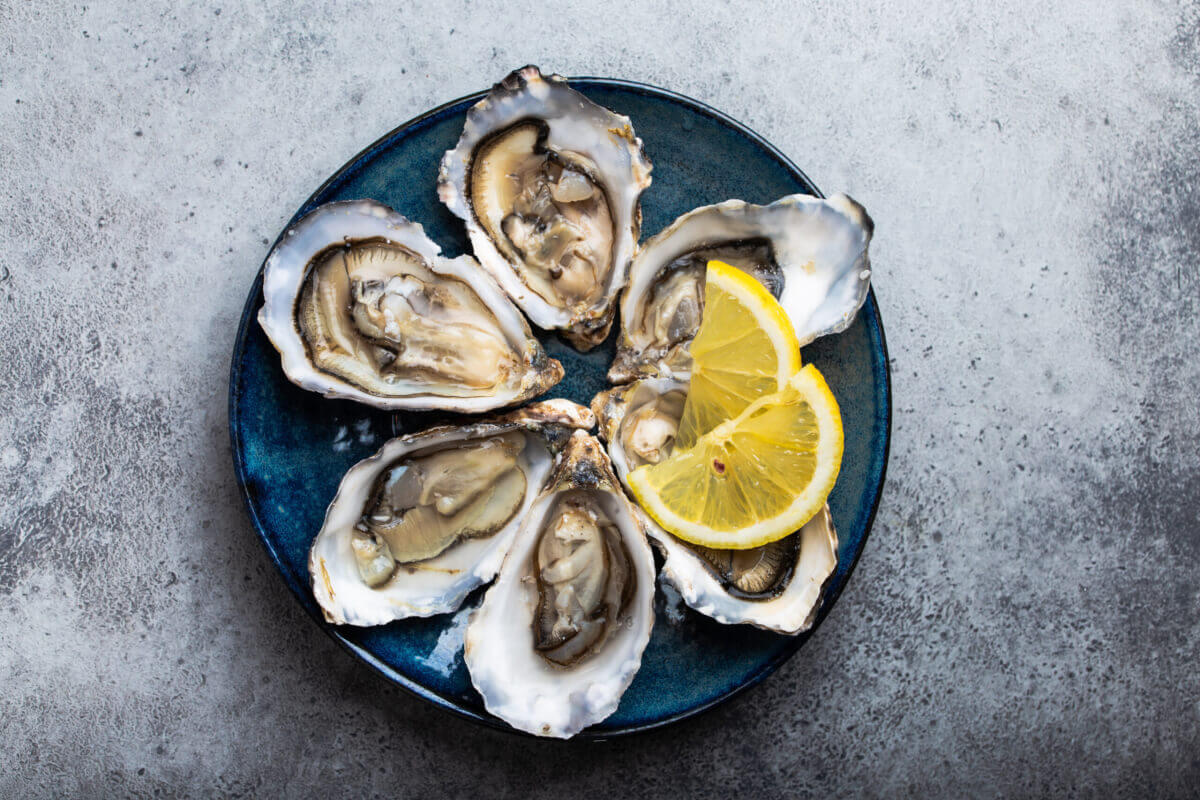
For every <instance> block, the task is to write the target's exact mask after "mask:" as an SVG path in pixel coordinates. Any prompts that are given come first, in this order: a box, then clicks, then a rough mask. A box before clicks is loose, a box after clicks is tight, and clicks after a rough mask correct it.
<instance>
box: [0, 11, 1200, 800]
mask: <svg viewBox="0 0 1200 800" xmlns="http://www.w3.org/2000/svg"><path fill="white" fill-rule="evenodd" d="M236 5H238V4H235V3H227V4H225V5H224V6H222V4H221V3H220V2H216V3H196V4H182V3H158V2H154V3H151V2H147V3H138V4H127V3H109V2H98V3H90V4H88V5H86V6H85V5H77V4H72V5H62V4H55V3H24V2H19V1H17V2H13V1H12V0H8V1H7V2H6V1H5V0H0V175H3V178H2V180H0V321H2V325H0V330H2V331H3V335H2V336H0V365H2V368H3V373H4V379H3V382H2V383H0V493H2V495H3V502H2V503H0V736H2V740H3V742H4V746H3V748H0V795H3V796H6V797H7V796H40V795H51V794H62V793H67V794H72V795H82V796H100V795H117V796H125V795H136V796H174V795H186V794H191V795H196V796H210V795H214V794H229V795H257V796H264V795H265V796H270V795H277V794H283V793H289V794H295V795H304V794H320V795H329V796H334V795H350V796H370V795H380V796H387V797H397V796H400V797H404V796H422V797H436V796H440V795H442V794H446V795H450V796H459V797H526V796H543V795H545V796H553V797H563V796H568V797H569V796H581V797H610V796H618V792H620V793H622V794H623V793H624V792H626V791H627V792H630V795H629V796H636V795H635V794H632V793H633V792H637V793H639V794H649V793H654V794H655V795H659V796H677V797H686V796H727V795H731V794H733V795H738V796H744V797H758V796H762V797H783V796H796V795H806V794H829V795H831V796H846V795H859V794H861V795H867V796H895V795H898V794H907V793H914V794H919V795H922V796H947V797H961V796H965V795H975V796H991V795H1009V796H1036V795H1076V794H1077V795H1082V796H1090V795H1106V796H1112V795H1116V796H1121V795H1128V796H1133V795H1143V794H1150V793H1158V794H1162V795H1184V794H1187V793H1190V792H1192V791H1195V786H1196V785H1197V781H1198V780H1200V755H1198V753H1200V669H1198V668H1197V667H1196V663H1197V661H1200V520H1198V517H1197V513H1198V512H1197V507H1198V503H1197V501H1198V500H1200V455H1198V453H1197V431H1198V430H1200V401H1198V400H1197V395H1196V392H1197V386H1198V385H1200V358H1197V356H1196V353H1195V351H1196V346H1197V344H1198V343H1200V335H1198V334H1200V329H1198V328H1200V323H1198V321H1197V320H1198V314H1197V312H1198V308H1197V305H1198V299H1200V277H1198V274H1197V270H1198V267H1200V264H1198V261H1200V7H1198V6H1197V5H1195V4H1194V3H1193V4H1187V5H1183V6H1179V5H1175V4H1172V3H1155V2H1146V3H1126V4H1117V3H1079V2H1077V3H1070V4H1066V5H1065V6H1062V5H1061V4H1045V3H1032V2H1030V3H1027V4H1025V5H1024V6H1017V5H1015V4H1011V3H994V4H990V3H989V4H980V3H963V2H946V1H945V0H930V1H929V2H924V3H921V4H904V5H911V6H912V10H905V11H903V12H902V11H901V10H898V9H896V8H890V9H885V10H880V9H877V8H875V7H874V6H873V5H872V4H868V3H864V2H858V1H857V0H848V1H847V2H838V3H816V4H813V5H812V7H810V8H807V9H803V10H802V9H800V8H799V7H798V5H797V6H793V4H790V3H782V2H778V3H773V4H769V5H758V4H753V3H737V4H725V3H711V4H709V3H692V2H672V3H661V4H650V3H643V4H636V5H632V6H630V7H628V8H626V9H624V10H618V9H615V8H601V6H602V5H603V4H599V3H589V2H581V3H574V4H571V5H572V6H573V8H571V9H568V10H563V11H554V12H550V11H548V10H547V5H548V4H543V3H529V2H508V3H500V2H492V1H491V0H484V1H481V2H468V3H462V4H457V3H419V4H415V5H410V6H408V7H405V8H403V9H387V8H384V7H382V6H381V7H375V8H369V7H366V6H365V5H364V4H360V3H340V2H339V3H319V2H313V0H300V2H280V3H268V4H254V7H253V9H251V10H240V9H238V8H236V7H235V6H236ZM652 7H653V9H652ZM528 62H535V63H539V64H541V65H542V66H543V67H545V68H547V69H552V70H555V71H558V72H562V73H564V74H576V75H578V74H595V75H608V76H616V77H624V78H630V79H634V80H642V81H646V82H649V83H653V84H657V85H661V86H665V87H668V88H671V89H674V90H676V91H679V92H682V93H684V94H687V95H690V96H692V97H696V98H698V99H700V100H702V101H704V102H707V103H709V104H711V105H713V106H716V107H717V108H720V109H722V110H723V111H726V112H727V113H729V114H730V115H732V116H734V117H735V118H737V119H740V120H742V121H744V122H745V123H747V124H748V125H749V126H751V127H752V128H754V129H756V130H758V131H759V132H760V133H762V134H763V135H764V136H765V137H766V138H768V139H769V140H771V141H772V142H774V143H775V144H777V145H778V146H779V147H780V148H781V149H782V150H783V151H784V152H786V153H787V154H789V155H790V156H791V157H792V158H793V159H794V160H795V161H796V162H797V163H799V164H800V165H801V167H802V168H803V169H805V170H806V171H807V172H808V174H809V175H810V176H811V177H812V178H813V180H814V181H815V182H816V183H817V185H819V186H821V187H822V188H823V189H824V190H826V191H839V190H840V191H846V192H848V193H850V194H852V195H853V196H855V197H856V198H857V199H859V200H860V201H862V202H863V203H864V204H865V205H866V207H867V208H868V209H869V210H870V211H871V213H872V214H873V216H874V217H875V219H876V221H877V223H878V229H877V235H876V239H875V241H874V243H873V244H872V254H873V257H874V262H875V267H876V271H875V286H876V291H877V293H878V298H879V302H880V306H881V310H882V313H883V318H884V322H885V324H886V327H887V334H888V340H889V344H890V347H891V356H892V370H893V380H894V392H895V409H894V426H893V437H894V438H893V443H892V456H891V465H890V471H889V478H888V482H887V485H886V488H885V490H884V493H883V500H882V503H881V505H880V509H879V516H878V518H877V520H876V523H875V530H874V533H873V535H872V538H871V540H870V542H869V543H868V545H867V548H866V551H865V553H864V555H863V558H862V561H861V562H860V564H859V567H858V571H857V573H856V574H855V576H854V579H853V580H852V581H851V583H850V585H849V587H848V589H847V591H846V593H845V594H844V595H843V596H842V599H841V601H840V602H839V604H838V606H837V608H836V609H835V610H834V612H833V614H832V615H831V616H830V618H829V619H828V621H827V622H826V623H825V625H824V626H823V627H822V629H821V630H820V631H819V632H818V634H817V635H816V636H815V637H814V638H813V639H812V640H811V641H810V642H809V643H808V645H807V646H806V647H805V648H804V649H803V650H802V651H801V653H800V654H799V655H798V656H797V657H796V658H795V659H794V660H793V661H792V662H791V663H789V664H788V665H787V666H786V667H785V668H783V669H781V670H780V671H779V672H778V673H777V674H776V675H775V676H774V677H772V678H771V679H770V680H768V681H767V682H766V683H765V684H763V685H762V686H760V687H759V688H757V689H755V690H754V691H752V692H751V693H749V694H748V695H746V696H744V697H742V698H740V699H739V700H737V701H735V702H733V703H731V704H729V705H727V706H725V707H723V708H720V709H719V710H717V711H715V712H712V713H710V714H707V715H705V716H703V717H702V718H700V719H697V720H694V721H692V722H689V723H685V724H682V725H679V726H675V727H672V728H669V729H667V730H663V731H661V732H658V733H654V734H650V735H645V736H641V737H637V738H633V739H629V740H625V741H619V742H612V743H601V744H595V743H593V744H587V743H568V744H566V745H556V744H548V743H542V742H536V741H529V740H522V739H518V738H515V737H511V736H507V735H504V734H500V733H495V732H491V731H488V730H484V729H481V728H479V727H476V726H474V725H471V724H469V723H467V722H464V721H461V720H458V719H456V718H454V717H452V716H450V715H449V714H446V713H443V712H441V711H438V710H437V709H434V708H432V707H430V706H427V705H425V704H424V703H422V702H420V701H418V700H416V699H413V698H411V697H409V696H408V695H406V694H404V693H402V692H400V691H398V690H395V689H392V688H390V687H389V686H387V685H386V684H384V683H383V682H382V681H381V680H379V679H377V678H375V677H374V676H373V675H372V674H371V673H370V672H368V670H367V669H365V668H364V667H362V666H360V665H359V664H357V663H356V662H354V661H353V660H352V659H351V658H350V656H348V655H346V654H345V653H344V652H342V651H341V650H340V649H338V648H337V646H336V645H335V644H334V643H333V642H332V641H331V640H330V639H329V638H327V637H326V636H325V635H324V634H322V633H321V631H320V630H319V629H318V628H317V626H316V625H314V624H312V622H311V621H310V620H309V619H308V618H307V617H306V616H305V615H304V614H303V612H302V611H301V610H300V608H299V606H298V605H297V604H296V602H295V601H294V599H293V598H292V597H291V595H290V594H289V593H288V590H287V589H286V588H285V586H284V584H283V581H282V580H281V579H280V578H279V577H278V575H277V574H276V573H275V570H274V567H273V566H272V565H271V563H270V562H269V560H268V559H267V556H266V554H265V551H264V550H263V548H262V546H261V545H260V544H259V543H258V540H257V539H256V537H255V535H254V533H253V531H252V529H251V527H250V523H249V521H248V519H247V517H246V515H245V513H244V511H243V509H242V505H241V500H240V498H239V496H238V492H237V488H236V486H235V483H234V480H233V470H232V467H231V462H230V453H229V444H228V441H229V440H228V430H227V419H226V391H227V371H228V366H229V354H230V351H231V348H232V345H233V338H234V333H235V327H236V322H237V319H238V314H239V312H240V309H241V307H242V303H243V301H244V299H245V295H246V292H247V290H248V287H249V285H250V282H251V280H252V278H253V275H254V272H255V270H256V269H257V268H258V265H259V264H260V262H261V261H262V258H263V256H264V255H265V252H266V249H267V246H268V243H269V242H270V241H271V240H273V238H274V237H275V235H276V234H277V232H278V231H279V229H280V228H281V227H282V225H283V224H284V222H285V221H286V220H287V218H288V217H289V216H290V215H291V214H292V212H293V211H294V210H295V209H296V207H297V206H298V205H299V204H300V203H301V202H302V201H303V199H304V198H305V197H306V196H307V195H308V194H309V192H310V191H311V190H312V189H313V188H314V187H315V186H317V185H318V184H319V183H320V182H321V181H322V180H323V179H324V178H325V177H326V176H327V175H329V174H330V173H331V172H332V171H333V170H335V169H336V168H337V167H338V166H339V165H341V164H342V163H343V162H344V161H345V160H346V159H347V158H349V157H350V156H351V155H353V154H354V153H355V152H357V151H358V150H359V149H360V148H361V147H363V146H364V145H365V144H367V143H368V142H370V141H372V140H374V139H375V138H376V137H377V136H379V135H381V134H382V133H384V132H386V131H387V130H389V129H391V128H392V127H394V126H396V125H398V124H399V123H401V122H403V121H404V120H406V119H408V118H409V117H412V116H414V115H415V114H417V113H419V112H421V111H423V110H425V109H427V108H429V107H431V106H434V105H437V104H439V103H441V102H443V101H445V100H448V99H451V98H454V97H458V96H460V95H463V94H466V93H469V92H472V91H475V90H478V89H481V88H483V87H485V86H487V85H489V84H490V83H491V82H493V81H494V80H497V79H498V78H500V77H501V76H503V75H504V74H505V73H506V72H507V71H508V70H510V69H512V68H514V67H517V66H520V65H522V64H525V63H528Z"/></svg>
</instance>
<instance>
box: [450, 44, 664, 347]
mask: <svg viewBox="0 0 1200 800" xmlns="http://www.w3.org/2000/svg"><path fill="white" fill-rule="evenodd" d="M650 169H651V166H650V162H649V161H648V160H647V159H646V156H645V154H644V153H643V152H642V142H641V140H640V139H638V138H637V137H636V136H635V135H634V132H633V126H632V125H631V124H630V122H629V118H628V117H624V116H621V115H619V114H614V113H613V112H611V111H609V110H608V109H606V108H603V107H601V106H598V105H596V104H595V103H593V102H592V101H591V100H588V99H587V98H586V97H584V96H583V95H582V94H580V93H579V92H577V91H575V90H574V89H572V88H570V87H569V86H568V85H567V81H566V79H565V78H563V77H561V76H559V75H548V76H547V75H543V74H542V73H541V72H540V71H539V70H538V68H537V67H534V66H528V67H524V68H523V69H519V70H517V71H515V72H513V73H512V74H510V75H509V76H508V77H506V78H505V79H504V80H503V81H501V82H500V83H498V84H496V85H495V87H493V88H492V91H491V93H489V94H488V95H487V97H485V98H484V99H483V100H480V101H479V102H478V103H476V104H475V105H474V106H473V107H472V108H471V110H470V111H468V112H467V121H466V125H465V126H464V127H463V132H462V137H461V138H460V139H459V140H458V145H457V146H456V147H455V148H454V149H453V150H449V151H447V152H446V155H445V157H444V158H443V159H442V166H441V172H440V175H439V179H438V196H439V197H440V198H441V200H442V202H443V203H445V204H446V206H447V208H449V209H450V211H451V212H453V213H454V215H455V216H457V217H459V218H460V219H462V220H463V221H464V222H465V223H466V226H467V233H468V235H469V236H470V238H471V245H472V247H473V249H474V251H475V255H476V257H478V259H479V262H480V263H481V264H482V265H483V267H484V269H486V270H487V271H488V272H489V273H490V274H491V275H492V276H493V277H494V278H495V279H496V280H497V281H498V282H499V283H500V285H501V286H502V287H504V290H505V291H506V292H508V294H509V296H511V297H512V298H513V300H514V301H515V302H516V303H517V305H519V306H520V307H521V309H522V310H523V311H524V312H525V313H526V314H527V315H528V316H529V318H530V320H532V321H533V323H534V324H535V325H537V326H539V327H541V328H546V329H561V330H562V331H563V332H564V334H565V335H566V337H567V338H568V340H570V341H571V343H572V344H574V345H575V346H576V347H577V348H579V349H581V350H587V349H590V348H591V347H594V346H595V345H597V344H599V343H600V342H602V341H604V339H605V337H606V336H607V335H608V331H609V328H610V327H611V325H612V319H613V313H614V306H615V302H616V298H617V293H618V292H619V291H620V290H621V287H623V286H624V285H625V280H626V277H627V273H628V268H629V261H630V259H631V258H632V257H633V254H634V251H635V249H636V247H637V240H638V235H639V230H640V222H641V211H640V208H639V198H640V197H641V194H642V192H643V191H644V190H645V189H646V187H647V186H649V185H650Z"/></svg>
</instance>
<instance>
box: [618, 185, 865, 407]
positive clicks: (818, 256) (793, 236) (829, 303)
mask: <svg viewBox="0 0 1200 800" xmlns="http://www.w3.org/2000/svg"><path fill="white" fill-rule="evenodd" d="M874 227H875V226H874V223H873V222H872V221H871V218H870V217H869V216H868V215H867V213H866V210H865V209H863V207H862V206H860V205H859V204H858V203H856V202H855V201H854V200H852V199H851V198H850V197H848V196H846V195H844V194H838V195H834V196H833V197H831V198H829V199H827V200H826V199H821V198H817V197H812V196H810V195H803V194H793V195H788V196H787V197H782V198H780V199H779V200H776V201H775V202H774V203H771V204H769V205H765V206H759V205H753V204H751V203H746V202H744V201H742V200H726V201H725V202H723V203H718V204H716V205H711V206H702V207H700V208H697V209H695V210H693V211H689V212H688V213H686V214H684V215H683V216H681V217H679V218H678V219H676V220H675V221H674V222H672V223H671V224H670V225H669V226H667V227H666V228H664V229H663V230H662V231H661V232H659V233H658V234H656V235H655V236H653V237H651V238H650V239H648V240H647V241H646V242H645V243H644V244H643V245H642V247H641V249H640V250H639V252H638V254H637V257H636V258H635V259H634V260H633V264H632V265H631V266H630V270H629V285H628V287H627V288H626V289H625V293H624V294H623V295H622V296H621V325H622V329H621V338H620V340H619V341H618V344H617V359H616V361H615V362H614V365H613V368H612V369H611V370H610V372H609V380H611V381H613V382H614V383H623V382H625V381H628V380H631V379H633V378H634V377H637V376H639V375H647V374H672V371H671V369H670V368H669V367H668V366H666V365H665V364H662V363H655V362H656V360H657V359H658V358H659V357H660V356H661V355H665V353H664V354H657V355H656V354H654V353H649V352H646V350H647V348H648V347H649V345H650V342H649V341H648V340H647V339H646V338H645V337H643V336H640V335H639V332H638V331H637V330H634V329H633V328H632V327H631V326H633V325H634V324H635V321H636V320H640V319H641V318H642V312H643V309H644V306H645V304H646V303H647V302H649V298H650V296H651V294H650V292H651V289H652V288H653V287H654V284H655V280H656V279H657V278H658V276H659V274H660V273H661V272H662V270H663V269H664V268H665V267H667V266H668V265H669V264H670V263H671V262H672V261H674V260H675V259H677V258H679V257H680V256H683V255H686V254H687V253H690V252H692V251H694V250H697V249H701V248H705V247H715V246H718V245H721V244H726V243H731V242H738V241H744V240H747V239H767V240H769V241H770V242H771V245H772V247H773V249H774V253H775V260H776V263H777V264H778V265H779V267H780V270H781V271H782V272H783V280H784V284H783V292H782V294H781V296H780V297H779V303H780V305H781V306H783V309H784V311H785V312H787V315H788V317H789V318H790V319H791V321H792V326H793V327H794V328H795V330H796V337H797V338H798V339H799V340H800V345H801V346H804V345H806V344H808V343H809V342H811V341H812V340H814V339H816V338H818V337H820V336H825V335H827V334H830V333H837V332H839V331H843V330H845V329H846V328H847V327H849V325H850V323H851V322H853V321H854V317H855V315H856V314H857V313H858V309H859V308H860V307H861V306H862V304H863V301H865V300H866V297H867V291H868V289H869V288H870V285H871V265H870V259H869V257H868V254H867V247H868V245H869V244H870V242H871V236H872V233H873V232H874ZM647 362H649V363H647ZM675 377H680V378H686V377H687V375H686V374H675Z"/></svg>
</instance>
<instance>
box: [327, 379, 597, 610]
mask: <svg viewBox="0 0 1200 800" xmlns="http://www.w3.org/2000/svg"><path fill="white" fill-rule="evenodd" d="M594 424H595V418H594V417H593V416H592V414H591V412H590V411H588V410H587V409H586V408H584V407H583V406H578V405H576V404H574V403H571V402H569V401H567V400H548V401H545V402H541V403H534V404H532V405H529V406H526V407H525V408H522V409H519V410H517V411H513V412H511V413H509V414H506V415H503V416H500V417H496V418H493V419H490V420H482V421H479V422H476V423H473V424H470V425H465V426H457V427H455V426H444V427H438V428H432V429H430V430H427V431H423V432H421V433H416V434H411V435H407V436H401V437H398V438H396V439H392V440H391V441H389V442H387V443H386V444H385V445H384V446H383V448H382V449H381V450H380V451H379V452H378V453H376V454H375V455H373V456H371V457H370V458H367V459H365V460H363V461H360V462H359V463H358V464H355V465H354V466H353V467H351V468H350V470H349V472H347V473H346V475H345V477H343V478H342V482H341V484H340V485H339V487H338V492H337V496H336V497H334V499H333V502H332V503H331V504H330V505H329V509H328V511H326V514H325V523H324V525H322V527H321V531H320V533H318V534H317V538H316V540H315V541H314V542H313V545H312V550H311V551H310V553H309V571H310V572H311V575H312V585H313V594H314V595H315V596H316V599H317V602H318V603H319V604H320V606H321V609H322V610H323V611H324V613H325V617H326V619H328V620H329V621H330V622H335V623H338V624H350V625H381V624H383V623H386V622H390V621H391V620H394V619H402V618H404V617H414V616H415V617H426V616H430V615H433V614H442V613H446V612H449V611H453V610H455V609H456V608H458V607H459V605H461V604H462V601H463V599H464V598H465V597H466V596H467V594H468V593H469V592H470V591H471V590H472V589H474V588H476V587H477V586H480V585H481V584H483V583H486V582H487V581H489V580H491V579H492V577H493V576H494V575H495V574H496V570H497V568H498V567H499V565H500V562H501V560H502V559H503V558H504V554H505V552H506V551H507V550H508V546H509V544H510V543H511V541H512V538H513V536H514V535H515V534H516V532H517V529H518V527H519V526H520V524H521V520H522V517H523V516H524V513H525V512H526V511H527V510H528V509H529V508H530V506H531V505H532V504H533V501H534V499H535V498H536V497H537V495H538V492H539V491H540V490H541V487H542V485H543V484H544V483H545V482H546V480H547V478H548V477H549V476H550V473H551V468H552V467H553V465H554V458H555V455H556V453H557V452H558V451H559V450H560V449H561V447H562V446H563V445H564V444H565V443H566V442H567V441H568V439H569V435H570V432H571V431H572V430H575V429H579V428H591V427H592V425H594Z"/></svg>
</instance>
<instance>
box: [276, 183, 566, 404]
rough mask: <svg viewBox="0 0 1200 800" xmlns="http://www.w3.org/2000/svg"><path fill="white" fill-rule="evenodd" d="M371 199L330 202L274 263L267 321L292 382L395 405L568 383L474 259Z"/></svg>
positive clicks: (487, 400) (508, 398)
mask: <svg viewBox="0 0 1200 800" xmlns="http://www.w3.org/2000/svg"><path fill="white" fill-rule="evenodd" d="M440 252H441V251H440V248H439V247H438V246H437V245H436V244H434V243H433V242H431V241H430V240H429V239H428V238H426V236H425V233H424V231H423V230H422V228H421V226H420V225H418V224H416V223H415V222H410V221H408V220H407V219H405V218H404V217H402V216H401V215H400V214H397V213H396V212H395V211H393V210H391V209H390V208H388V207H387V206H384V205H380V204H379V203H376V202H374V201H372V200H359V201H353V202H344V203H330V204H328V205H324V206H321V207H319V208H317V209H316V210H314V211H312V212H311V213H309V214H308V215H307V216H305V217H304V218H303V219H301V220H300V221H299V222H298V223H296V225H295V226H294V227H293V228H291V229H290V230H288V232H287V234H286V235H285V236H284V237H283V238H282V239H281V240H280V242H279V243H278V244H277V245H276V246H275V248H274V250H272V251H271V254H270V256H269V257H268V258H267V265H266V269H265V272H264V274H263V296H264V302H263V307H262V310H261V311H260V312H259V315H258V319H259V323H260V324H261V325H262V327H263V330H264V331H266V333H267V336H268V337H269V338H270V339H271V342H272V344H274V345H275V348H276V349H277V350H279V353H280V355H281V356H282V358H283V369H284V372H285V373H286V374H287V376H288V378H289V379H290V380H291V381H292V382H293V383H296V384H298V385H300V386H302V387H304V388H305V389H310V390H312V391H315V392H320V393H321V394H324V395H326V396H328V397H337V398H346V399H350V400H357V401H359V402H362V403H366V404H368V405H372V406H376V407H378V408H386V409H433V408H437V409H446V410H453V411H470V412H474V411H486V410H490V409H494V408H499V407H501V406H506V405H512V404H515V403H518V402H520V401H523V400H527V399H529V398H531V397H533V396H535V395H538V394H541V393H542V392H543V391H545V390H546V389H548V388H550V387H551V386H553V385H554V384H556V383H558V381H559V380H561V379H562V374H563V370H562V365H561V364H559V363H558V362H557V361H555V360H554V359H552V358H549V357H548V356H547V355H546V353H545V351H544V350H543V349H542V346H541V345H540V344H539V343H538V341H537V340H536V339H534V338H533V335H532V333H531V332H530V329H529V325H528V323H527V322H526V321H525V318H524V317H522V316H521V313H520V312H519V311H518V310H517V309H516V307H515V306H513V304H512V303H511V302H510V301H509V299H508V298H507V297H505V295H504V293H503V292H502V291H501V290H500V287H499V286H497V285H496V283H495V281H493V280H492V279H491V278H489V277H488V276H487V275H486V274H485V273H484V272H483V271H482V270H480V269H479V265H478V264H477V263H476V262H475V260H474V259H473V258H471V257H470V256H462V257H460V258H456V259H445V258H442V257H441V256H440V255H439V253H440Z"/></svg>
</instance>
